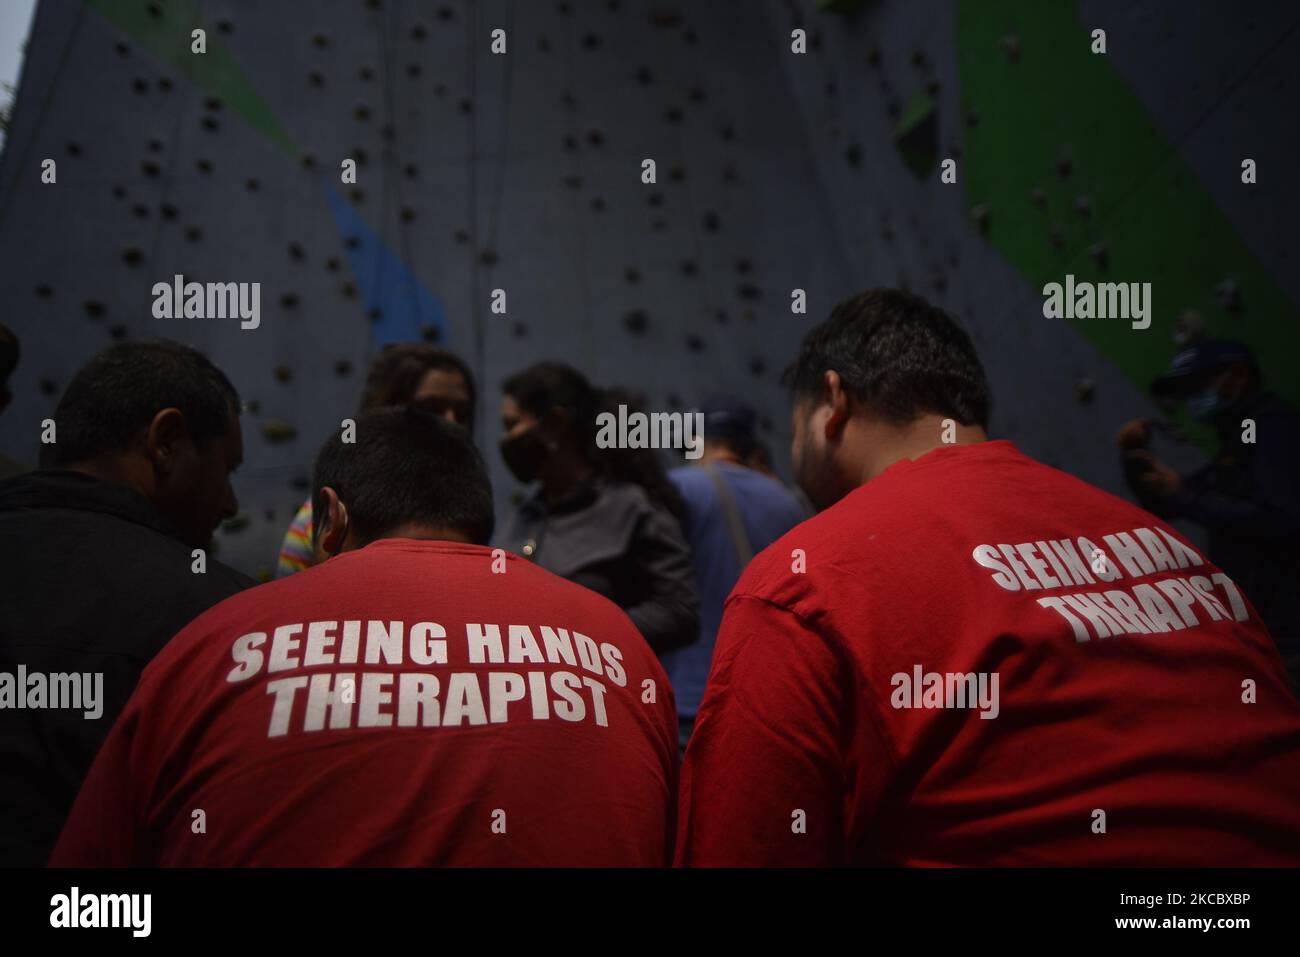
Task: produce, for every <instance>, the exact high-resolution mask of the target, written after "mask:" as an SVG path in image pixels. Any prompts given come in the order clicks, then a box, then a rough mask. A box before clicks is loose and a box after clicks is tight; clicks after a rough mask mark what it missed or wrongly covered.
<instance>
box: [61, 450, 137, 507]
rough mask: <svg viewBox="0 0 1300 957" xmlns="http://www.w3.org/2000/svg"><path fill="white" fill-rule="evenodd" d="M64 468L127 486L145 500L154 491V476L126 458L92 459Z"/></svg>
mask: <svg viewBox="0 0 1300 957" xmlns="http://www.w3.org/2000/svg"><path fill="white" fill-rule="evenodd" d="M64 468H65V469H66V470H67V471H69V472H79V473H81V474H82V475H89V476H90V477H91V478H96V479H99V480H100V481H102V482H111V483H112V484H114V485H125V486H126V487H127V488H129V489H131V490H132V491H135V492H138V493H139V494H141V495H143V496H144V497H145V498H149V497H150V495H151V493H152V491H153V485H152V482H151V481H150V479H151V478H152V476H149V475H148V474H147V473H146V472H145V471H144V470H143V469H141V468H139V467H137V466H135V465H134V464H133V463H132V462H130V461H129V460H128V459H125V458H100V459H91V460H89V461H85V462H77V463H75V464H73V465H68V466H64Z"/></svg>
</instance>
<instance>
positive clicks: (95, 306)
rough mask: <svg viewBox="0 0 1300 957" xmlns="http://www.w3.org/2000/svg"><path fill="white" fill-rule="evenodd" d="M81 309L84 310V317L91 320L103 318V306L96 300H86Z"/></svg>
mask: <svg viewBox="0 0 1300 957" xmlns="http://www.w3.org/2000/svg"><path fill="white" fill-rule="evenodd" d="M81 307H82V308H83V309H85V310H86V315H88V316H90V318H91V319H102V318H104V304H103V303H102V302H100V301H99V300H98V299H87V300H86V301H85V302H84V303H82V305H81Z"/></svg>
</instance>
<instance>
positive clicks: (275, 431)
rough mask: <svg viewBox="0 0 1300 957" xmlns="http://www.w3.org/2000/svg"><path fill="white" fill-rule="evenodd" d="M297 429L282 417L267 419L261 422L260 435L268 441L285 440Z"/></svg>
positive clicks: (291, 436) (294, 434) (296, 431)
mask: <svg viewBox="0 0 1300 957" xmlns="http://www.w3.org/2000/svg"><path fill="white" fill-rule="evenodd" d="M297 434H298V430H297V429H296V428H294V427H293V426H292V425H290V424H289V423H288V422H285V421H284V420H283V419H267V420H266V421H265V422H263V423H262V435H263V436H265V437H266V440H267V441H268V442H287V441H288V440H289V439H292V438H293V437H294V436H296V435H297Z"/></svg>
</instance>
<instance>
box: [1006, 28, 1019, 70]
mask: <svg viewBox="0 0 1300 957" xmlns="http://www.w3.org/2000/svg"><path fill="white" fill-rule="evenodd" d="M1002 53H1003V55H1004V56H1006V58H1007V59H1008V60H1010V61H1011V62H1013V63H1014V62H1015V61H1016V60H1018V59H1020V37H1018V36H1017V35H1016V34H1014V33H1008V34H1007V35H1006V36H1004V37H1003V38H1002Z"/></svg>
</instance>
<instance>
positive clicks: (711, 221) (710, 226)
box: [704, 210, 722, 233]
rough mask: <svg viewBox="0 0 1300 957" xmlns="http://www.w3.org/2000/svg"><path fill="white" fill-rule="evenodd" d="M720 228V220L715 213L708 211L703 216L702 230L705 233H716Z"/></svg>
mask: <svg viewBox="0 0 1300 957" xmlns="http://www.w3.org/2000/svg"><path fill="white" fill-rule="evenodd" d="M721 228H722V220H721V219H719V218H718V214H717V213H715V212H714V211H713V210H709V211H708V212H706V213H705V214H704V229H705V230H706V231H707V232H710V233H716V232H717V231H718V230H719V229H721Z"/></svg>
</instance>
